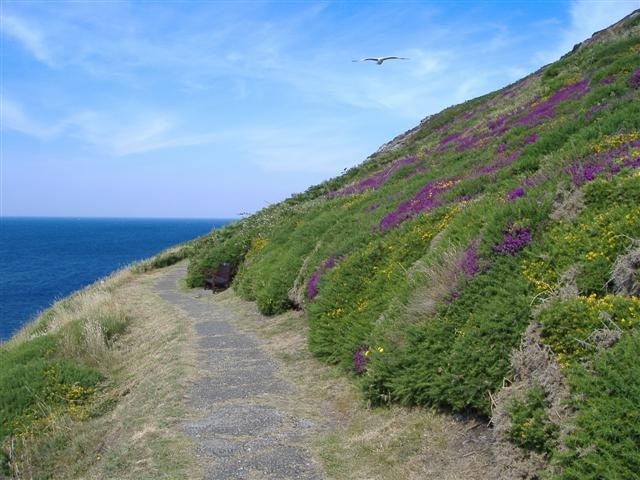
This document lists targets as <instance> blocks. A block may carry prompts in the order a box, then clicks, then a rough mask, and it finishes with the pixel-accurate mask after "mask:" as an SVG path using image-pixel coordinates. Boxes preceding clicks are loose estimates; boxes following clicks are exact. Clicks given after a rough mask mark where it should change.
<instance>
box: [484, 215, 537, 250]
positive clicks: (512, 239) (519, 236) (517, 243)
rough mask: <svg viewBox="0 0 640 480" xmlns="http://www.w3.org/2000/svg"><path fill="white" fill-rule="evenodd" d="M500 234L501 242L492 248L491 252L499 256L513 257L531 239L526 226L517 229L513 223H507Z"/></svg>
mask: <svg viewBox="0 0 640 480" xmlns="http://www.w3.org/2000/svg"><path fill="white" fill-rule="evenodd" d="M502 233H503V236H502V241H501V242H500V243H498V244H496V245H494V246H493V251H494V252H496V253H498V254H500V255H514V254H515V253H517V252H519V251H520V250H522V249H523V248H524V247H526V246H527V245H528V244H529V243H530V242H531V240H532V238H533V237H532V236H531V232H530V231H529V226H528V225H527V226H524V227H518V226H516V225H514V224H513V222H509V223H508V225H507V226H506V227H505V228H504V229H503V230H502Z"/></svg>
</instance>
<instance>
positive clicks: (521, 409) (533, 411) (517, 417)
mask: <svg viewBox="0 0 640 480" xmlns="http://www.w3.org/2000/svg"><path fill="white" fill-rule="evenodd" d="M547 407H548V405H547V401H546V398H545V393H544V390H543V389H542V388H541V387H534V388H532V389H530V390H529V391H527V393H526V395H525V397H524V398H523V399H522V400H513V401H512V402H511V404H510V405H509V408H508V411H509V416H510V419H511V428H510V429H509V432H508V436H509V439H510V440H511V441H512V442H513V443H514V444H515V445H518V446H519V447H520V448H522V449H524V450H529V451H533V452H538V453H542V454H545V455H549V454H550V453H551V452H552V450H553V448H554V447H555V444H556V440H557V437H558V426H557V425H555V424H554V423H552V422H551V421H550V420H549V418H548V416H547V412H546V408H547Z"/></svg>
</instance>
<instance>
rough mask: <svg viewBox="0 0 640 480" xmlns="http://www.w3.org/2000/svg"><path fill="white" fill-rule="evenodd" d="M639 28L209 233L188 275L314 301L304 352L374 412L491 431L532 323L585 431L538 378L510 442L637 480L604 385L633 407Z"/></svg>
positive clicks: (273, 308) (516, 405)
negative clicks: (431, 412) (224, 267)
mask: <svg viewBox="0 0 640 480" xmlns="http://www.w3.org/2000/svg"><path fill="white" fill-rule="evenodd" d="M638 28H639V27H638V20H637V18H636V19H632V20H631V21H630V22H629V24H628V25H627V26H626V27H625V29H623V30H622V31H624V34H622V33H618V34H612V36H611V37H607V38H606V39H603V40H601V41H597V42H593V43H591V44H589V45H584V46H583V47H581V48H579V49H576V51H574V52H572V53H571V54H569V55H567V56H565V57H563V58H562V59H561V60H560V61H558V62H556V63H554V64H551V65H549V66H547V67H545V68H543V69H541V70H540V71H538V72H536V73H534V74H532V75H530V76H528V77H527V78H525V79H523V80H520V81H518V82H516V83H514V84H512V85H509V86H507V87H505V88H504V89H502V90H500V91H497V92H493V93H490V94H488V95H485V96H484V97H481V98H478V99H475V100H472V101H469V102H466V103H464V104H461V105H456V106H452V107H450V108H448V109H445V110H444V111H442V112H440V113H439V114H436V115H433V116H432V117H430V118H429V119H427V120H426V121H424V122H423V123H422V124H421V125H420V127H419V128H418V129H417V130H414V131H412V132H410V133H408V134H407V137H406V138H405V139H404V141H403V143H402V145H401V146H398V147H397V148H394V149H386V150H384V149H383V150H382V151H380V152H378V153H376V154H374V155H372V156H370V157H369V158H367V159H366V160H365V161H364V162H363V163H361V164H360V165H358V166H356V167H354V168H352V169H350V170H349V171H347V172H345V174H344V175H341V176H339V177H336V178H332V179H330V180H328V181H326V182H325V183H323V184H320V185H317V186H315V187H312V188H310V189H309V190H307V191H306V192H304V193H301V194H297V195H294V196H292V197H291V198H289V199H287V200H285V201H284V202H282V203H280V204H277V205H273V206H270V207H268V208H267V209H265V210H263V211H261V212H258V213H257V214H255V215H254V216H252V217H249V218H246V219H243V220H241V221H240V222H237V223H236V224H234V225H230V226H228V227H225V228H224V229H221V230H220V231H218V232H214V234H213V235H211V236H210V237H209V238H208V239H205V240H202V241H201V243H200V244H198V245H197V246H196V247H194V248H193V250H192V258H191V263H190V267H189V282H190V284H191V285H194V286H195V285H198V283H199V282H200V281H201V272H202V270H203V269H204V268H206V267H210V266H211V265H213V264H214V263H215V262H218V261H222V260H232V261H234V262H237V263H238V265H239V274H238V277H237V278H236V280H235V282H234V289H235V290H236V292H237V293H239V294H240V295H241V296H242V297H244V298H246V299H250V300H254V301H255V302H256V304H257V305H258V308H260V310H261V311H262V312H263V313H266V314H270V315H271V314H276V313H280V312H283V311H286V310H288V309H301V310H302V311H303V312H304V315H305V318H306V320H307V322H308V326H309V331H308V347H309V349H310V351H311V352H312V353H313V354H314V355H316V356H317V357H318V358H320V359H322V360H323V361H325V362H327V363H330V364H334V365H336V366H338V367H339V368H341V369H342V371H343V372H344V374H345V375H352V376H353V377H354V379H355V381H357V382H358V383H359V384H360V385H361V387H362V394H363V398H366V400H367V401H368V402H370V403H371V404H373V405H386V404H389V403H400V404H405V405H420V406H428V407H433V408H437V409H440V410H442V411H445V412H454V413H460V414H464V415H467V416H475V417H477V418H481V419H482V420H483V421H486V422H487V423H489V422H491V421H492V415H493V413H494V411H495V408H496V405H495V402H496V400H495V399H496V396H497V394H498V392H500V391H501V390H502V389H503V388H504V387H505V385H508V384H509V383H510V382H512V381H516V380H518V381H522V379H516V378H515V376H514V365H513V362H514V358H515V357H514V352H518V351H519V349H520V348H521V343H522V342H523V338H524V336H525V335H526V332H527V331H529V330H528V329H532V328H534V327H535V331H536V332H539V348H540V349H543V350H545V351H547V350H546V349H549V351H551V352H552V354H551V355H550V358H551V359H552V361H553V362H554V363H553V365H554V368H557V369H558V371H559V372H560V373H559V375H561V376H562V378H563V379H564V380H565V382H566V385H568V387H567V388H568V389H569V398H567V399H565V400H566V403H567V404H570V405H571V408H572V415H571V420H570V421H571V422H572V425H575V426H577V427H576V428H575V429H573V430H572V429H571V428H569V426H568V424H566V422H568V421H569V420H566V419H564V417H563V418H562V419H558V416H557V415H556V416H555V417H554V415H553V412H552V411H551V410H552V407H551V405H552V402H551V399H552V397H553V395H554V394H555V393H554V392H553V391H552V390H551V388H550V387H549V385H546V384H541V385H536V386H532V387H531V388H528V390H527V391H529V393H525V394H522V395H520V396H517V395H515V394H514V395H515V396H514V397H513V398H510V397H509V396H508V395H506V397H507V399H506V400H504V401H507V402H508V407H506V408H505V410H507V411H509V412H511V420H510V421H511V422H512V423H511V425H509V427H508V428H505V429H502V430H500V431H504V432H507V433H506V437H508V438H506V439H505V441H508V442H510V444H512V445H513V448H514V449H517V451H521V452H523V453H522V455H523V458H525V457H527V455H529V454H531V455H538V456H540V458H543V463H544V465H542V466H541V467H540V469H542V470H546V475H548V476H550V477H551V478H576V479H583V478H584V479H586V478H600V477H599V475H600V476H602V475H603V474H602V471H604V470H600V469H599V467H598V468H595V467H594V468H592V467H593V466H592V465H591V463H592V459H598V460H597V461H603V462H604V460H602V459H603V458H605V457H606V462H609V463H610V464H613V463H614V460H612V459H619V462H621V464H622V465H623V466H622V467H620V468H618V467H616V470H615V471H616V472H619V476H618V478H625V476H624V473H625V472H627V471H631V470H632V467H633V468H635V465H636V463H637V452H638V451H640V444H639V442H638V439H637V436H634V434H633V433H632V432H631V429H630V428H626V429H624V428H622V429H620V431H621V432H624V433H623V434H622V435H621V436H620V437H614V436H612V435H609V434H608V433H607V431H606V427H605V425H604V424H603V423H602V422H600V421H599V420H598V419H597V416H598V415H605V413H603V412H611V415H612V419H613V421H614V424H615V422H621V421H622V420H620V419H621V418H622V416H623V413H622V412H620V411H619V410H618V409H613V407H612V406H611V405H610V404H611V402H612V400H611V399H609V398H607V397H606V395H605V394H604V393H603V392H605V391H606V389H607V388H608V387H607V386H609V387H611V389H612V391H614V392H617V393H616V395H625V396H626V398H632V399H637V392H638V389H639V388H640V384H639V383H638V378H640V377H639V376H637V375H635V376H632V375H626V373H623V372H620V373H616V372H614V371H613V368H612V367H611V364H612V362H620V364H621V365H625V367H624V368H632V367H631V366H630V363H629V362H630V361H631V360H630V358H631V357H630V352H632V351H634V349H637V335H638V329H639V328H640V325H639V322H638V318H639V316H640V307H639V306H638V299H637V297H634V296H630V295H626V296H625V295H622V294H621V293H620V292H621V291H622V290H621V289H620V288H618V287H617V286H616V282H619V281H620V280H616V279H615V278H613V276H612V272H613V271H614V267H615V265H619V264H620V263H621V262H622V261H623V260H624V258H632V257H631V256H630V252H633V251H634V249H637V246H638V243H639V242H640V221H639V220H638V219H640V210H639V209H638V208H639V207H638V205H640V101H639V100H640V89H639V88H638V71H639V68H640V57H638V45H639V44H640V36H639V34H638ZM337 259H339V261H337ZM634 268H635V269H636V270H634ZM621 271H622V270H621ZM625 271H631V272H635V274H632V275H631V277H630V278H626V279H623V280H624V282H625V285H627V284H634V282H635V284H638V283H640V280H638V271H637V267H629V268H628V269H627V270H625ZM633 275H635V277H634V276H633ZM635 284H634V285H635ZM300 286H303V287H300ZM295 288H304V289H305V294H304V295H292V294H291V292H292V290H295ZM626 291H633V289H632V290H629V289H627V290H626ZM625 362H626V363H625ZM633 368H635V367H633ZM590 369H595V370H594V371H598V372H600V374H599V375H600V376H598V377H597V378H590V377H589V376H588V374H587V372H589V371H591V370H590ZM622 377H624V382H625V383H624V385H620V386H615V385H618V383H620V382H622ZM530 380H531V382H533V380H532V379H530ZM589 398H592V399H593V402H591V401H588V400H587V399H589ZM636 405H637V403H636ZM629 408H631V407H629ZM631 409H632V408H631ZM632 410H633V409H632ZM636 410H637V409H636ZM633 414H634V412H631V414H630V415H631V416H633ZM508 432H510V433H508ZM588 438H594V442H597V444H598V445H602V450H600V447H598V449H596V450H594V451H593V452H592V451H590V450H589V448H590V446H589V444H588V440H587V439H588ZM585 449H586V450H585ZM583 451H588V454H586V455H582V454H581V453H580V452H583ZM595 461H596V460H593V462H595ZM606 462H605V464H606ZM634 462H636V463H634ZM612 468H613V467H612ZM625 469H627V470H625ZM612 471H613V470H612ZM616 474H617V475H618V473H616ZM531 478H533V477H531Z"/></svg>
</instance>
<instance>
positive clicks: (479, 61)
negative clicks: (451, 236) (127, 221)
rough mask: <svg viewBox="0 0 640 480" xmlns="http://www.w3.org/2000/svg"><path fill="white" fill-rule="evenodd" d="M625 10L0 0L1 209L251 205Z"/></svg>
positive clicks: (581, 1) (354, 157)
mask: <svg viewBox="0 0 640 480" xmlns="http://www.w3.org/2000/svg"><path fill="white" fill-rule="evenodd" d="M636 8H640V0H623V1H614V0H611V1H605V0H599V1H598V0H574V1H569V0H567V1H561V0H557V1H537V2H531V1H522V2H520V1H493V2H492V1H475V2H474V1H456V2H454V1H391V0H388V1H364V0H359V1H349V2H347V1H335V2H331V1H330V2H316V1H293V0H291V1H287V2H282V1H257V0H255V1H213V0H211V1H205V0H194V1H172V0H165V1H142V0H138V1H109V0H93V1H73V2H65V1H57V2H49V1H44V2H40V1H33V0H32V1H28V0H22V1H15V0H2V1H1V2H0V20H1V21H0V42H1V43H0V50H1V52H0V53H1V65H0V77H1V78H0V80H1V85H0V113H1V118H0V121H1V122H0V135H1V136H0V215H2V216H67V217H168V218H183V217H184V218H235V217H238V216H240V215H241V214H245V213H253V212H255V211H257V210H260V209H261V208H264V207H266V206H267V205H269V204H271V203H275V202H278V201H281V200H284V199H285V198H287V197H289V196H290V195H291V194H293V193H297V192H303V191H305V190H306V189H307V188H308V187H310V186H312V185H315V184H318V183H320V182H322V181H324V180H326V179H328V178H331V177H335V176H337V175H339V174H340V173H341V172H342V171H343V170H344V169H346V168H350V167H352V166H355V165H357V164H359V163H361V162H362V161H364V160H365V159H366V157H367V156H369V155H370V154H371V153H373V152H375V151H376V150H377V149H378V147H379V146H381V145H382V144H384V143H386V142H387V141H389V140H391V139H392V138H393V137H395V136H396V135H398V134H400V133H402V132H404V131H406V130H408V129H409V128H412V127H414V126H416V125H417V124H418V123H419V122H420V120H421V119H422V118H424V117H425V116H427V115H431V114H434V113H437V112H439V111H440V110H442V109H444V108H446V107H448V106H450V105H454V104H458V103H461V102H464V101H466V100H469V99H472V98H475V97H477V96H479V95H483V94H486V93H489V92H491V91H494V90H497V89H500V88H502V87H504V86H506V85H508V84H510V83H512V82H514V81H516V80H518V79H519V78H521V77H523V76H525V75H527V74H529V73H532V72H533V71H535V70H537V69H538V68H540V67H541V66H543V65H545V64H548V63H550V62H552V61H554V60H557V59H558V58H559V57H560V56H561V55H563V54H564V53H566V52H568V51H569V50H571V48H572V47H573V45H574V44H575V43H578V42H580V41H582V40H584V39H586V38H588V37H590V36H591V34H592V33H594V32H595V31H597V30H601V29H603V28H606V27H607V26H609V25H610V24H612V23H614V22H616V21H617V20H619V19H621V18H622V17H624V16H625V15H627V14H629V13H630V12H631V11H633V10H634V9H636ZM384 55H398V56H403V57H407V58H408V60H395V61H387V62H385V63H384V64H383V65H381V66H378V65H376V64H375V63H373V62H352V60H353V59H360V58H364V57H369V56H376V57H377V56H384Z"/></svg>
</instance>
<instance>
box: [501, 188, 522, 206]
mask: <svg viewBox="0 0 640 480" xmlns="http://www.w3.org/2000/svg"><path fill="white" fill-rule="evenodd" d="M522 196H524V188H522V187H517V188H514V189H513V190H511V191H510V192H509V193H507V195H506V197H505V198H506V200H507V201H508V202H513V201H514V200H515V199H516V198H519V197H522Z"/></svg>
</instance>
